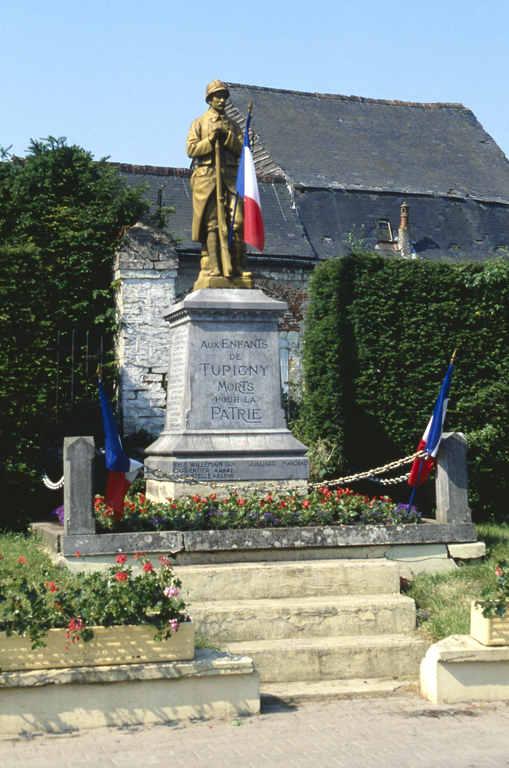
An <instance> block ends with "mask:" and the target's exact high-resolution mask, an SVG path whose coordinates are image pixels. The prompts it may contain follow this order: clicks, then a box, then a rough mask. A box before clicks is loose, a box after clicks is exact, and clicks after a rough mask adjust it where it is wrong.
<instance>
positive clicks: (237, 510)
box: [94, 488, 422, 533]
mask: <svg viewBox="0 0 509 768" xmlns="http://www.w3.org/2000/svg"><path fill="white" fill-rule="evenodd" d="M407 509H408V507H407V505H406V504H395V503H394V502H392V501H391V500H390V498H389V497H388V496H378V497H377V496H373V497H369V496H362V495H360V494H358V493H354V492H353V491H351V490H350V489H349V488H338V489H337V490H334V491H332V490H330V489H328V488H319V489H317V490H315V491H312V492H311V493H310V494H308V495H306V496H302V495H299V494H298V493H297V492H293V493H279V494H264V495H261V494H259V493H256V492H255V493H252V494H250V495H248V496H245V497H244V496H240V495H239V494H238V493H237V492H235V493H232V494H231V495H230V496H228V497H226V498H225V497H218V496H217V495H216V494H215V493H213V494H212V495H211V496H208V497H200V496H198V495H196V496H193V497H188V498H181V499H168V501H167V503H165V504H160V503H155V502H152V501H150V500H149V499H147V497H146V496H145V495H144V494H134V495H133V496H132V498H126V502H125V509H124V517H123V519H122V520H120V521H118V522H116V523H114V521H113V510H112V509H111V508H110V507H108V506H107V505H106V503H105V501H104V498H103V497H102V496H96V498H95V504H94V511H95V516H96V520H97V522H98V524H99V527H100V528H102V529H104V530H106V531H115V532H124V533H130V532H135V531H210V530H228V529H244V528H288V527H304V526H306V527H309V526H324V525H350V526H351V525H376V524H379V525H401V524H402V523H420V522H422V520H421V514H420V512H418V510H417V509H416V508H415V507H412V508H411V509H410V512H409V514H408V517H407Z"/></svg>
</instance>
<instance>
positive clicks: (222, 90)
mask: <svg viewBox="0 0 509 768" xmlns="http://www.w3.org/2000/svg"><path fill="white" fill-rule="evenodd" d="M229 95H230V92H229V90H228V88H227V87H226V85H225V84H224V83H223V82H221V80H213V82H212V83H209V85H208V86H207V92H206V97H205V100H206V101H207V103H208V104H209V109H208V110H207V111H206V112H205V114H204V115H202V117H199V118H197V119H196V120H195V121H194V123H193V124H192V126H191V128H190V130H189V134H188V137H187V154H188V155H189V157H192V158H193V165H192V167H193V175H192V177H191V188H192V190H193V229H192V239H193V240H195V241H198V242H200V243H201V254H202V258H201V272H200V275H199V278H198V281H197V282H196V283H195V288H204V287H218V288H220V287H235V288H241V287H245V288H251V287H252V285H253V283H252V275H251V273H249V272H246V271H245V268H246V265H247V258H246V247H245V244H244V211H243V201H242V198H241V197H239V198H238V202H237V208H236V212H235V219H234V225H233V235H232V239H231V244H230V246H229V245H228V238H229V231H230V226H231V221H232V217H233V211H234V207H235V197H236V191H235V182H236V180H237V169H238V164H239V158H240V155H241V152H242V139H243V137H242V131H241V129H240V126H239V125H238V124H237V123H235V122H234V121H233V120H229V119H228V118H227V117H226V116H225V114H224V111H225V106H226V101H227V99H228V97H229Z"/></svg>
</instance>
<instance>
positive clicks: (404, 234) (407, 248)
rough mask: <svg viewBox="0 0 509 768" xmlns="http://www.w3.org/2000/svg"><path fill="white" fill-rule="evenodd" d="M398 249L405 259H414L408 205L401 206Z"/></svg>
mask: <svg viewBox="0 0 509 768" xmlns="http://www.w3.org/2000/svg"><path fill="white" fill-rule="evenodd" d="M398 247H399V252H400V253H401V255H402V256H403V258H404V259H411V258H412V247H411V245H410V226H409V224H408V203H402V205H401V223H400V225H399V229H398Z"/></svg>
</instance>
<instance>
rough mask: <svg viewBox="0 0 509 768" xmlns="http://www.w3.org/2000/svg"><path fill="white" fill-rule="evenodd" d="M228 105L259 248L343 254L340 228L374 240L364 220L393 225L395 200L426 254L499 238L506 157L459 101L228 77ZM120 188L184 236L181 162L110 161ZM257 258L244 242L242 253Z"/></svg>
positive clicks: (506, 198) (186, 205)
mask: <svg viewBox="0 0 509 768" xmlns="http://www.w3.org/2000/svg"><path fill="white" fill-rule="evenodd" d="M228 87H229V89H230V100H229V101H228V103H227V113H228V115H229V116H230V117H231V118H232V119H235V120H237V122H238V123H239V124H240V125H241V127H242V129H244V127H245V119H246V115H247V110H248V104H249V101H250V100H252V101H253V112H252V123H251V127H252V129H253V130H252V131H251V146H252V148H253V155H254V159H255V165H256V168H257V173H258V174H259V175H258V180H259V190H260V198H261V204H262V211H263V218H264V224H265V235H266V246H265V252H264V254H263V257H261V258H271V259H272V258H275V259H290V260H297V261H298V260H308V261H313V260H316V259H323V258H331V257H337V256H340V255H343V254H345V253H346V252H347V251H348V246H347V245H346V242H345V241H346V237H347V235H348V234H349V233H354V235H357V236H359V237H360V236H362V238H363V240H364V243H365V245H367V246H368V247H371V248H374V246H375V245H376V242H377V239H376V233H375V227H374V220H375V219H377V218H389V219H390V221H391V223H392V227H393V230H394V231H395V233H397V229H398V226H399V219H400V206H401V203H403V202H407V203H409V205H410V232H411V236H412V239H413V241H414V247H415V250H416V252H417V253H418V254H419V255H420V256H422V257H425V258H438V259H443V258H446V259H453V260H463V259H469V260H484V259H485V258H486V257H487V255H488V254H489V253H490V252H492V251H494V250H496V249H497V248H500V247H507V246H509V162H508V160H507V158H506V157H505V155H504V154H503V152H502V151H501V150H500V148H499V147H498V146H497V144H496V143H495V142H494V141H493V139H492V138H491V137H490V136H489V135H488V134H487V133H486V132H485V131H484V129H483V127H482V126H481V124H480V123H479V122H478V120H477V119H476V117H475V116H474V115H473V113H472V112H471V111H470V110H469V109H466V108H465V107H463V105H462V104H413V103H405V102H399V101H395V102H389V101H378V100H375V99H361V98H357V97H354V96H350V97H348V96H337V95H331V94H317V93H303V92H297V91H284V90H277V89H273V88H261V87H258V86H247V85H239V84H235V83H229V84H228ZM119 169H120V171H121V173H122V175H124V176H125V178H126V180H127V182H128V183H129V184H130V185H137V184H140V183H142V182H145V181H146V182H148V185H149V186H148V192H147V197H148V199H150V200H151V201H152V202H153V203H157V197H158V190H159V189H162V191H163V203H164V204H165V205H173V206H175V210H176V213H175V215H174V216H173V217H172V219H171V222H170V223H171V228H172V229H173V230H174V231H175V233H176V235H177V236H178V237H179V238H181V240H182V242H181V244H180V245H179V250H180V251H182V252H190V253H198V252H199V244H198V243H193V242H192V241H191V239H190V237H191V221H192V194H191V189H190V184H189V182H190V177H191V171H190V170H189V169H183V168H154V167H150V166H131V165H119ZM254 255H256V256H257V257H258V258H259V255H258V251H256V250H255V249H253V252H252V256H254Z"/></svg>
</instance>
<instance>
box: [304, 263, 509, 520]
mask: <svg viewBox="0 0 509 768" xmlns="http://www.w3.org/2000/svg"><path fill="white" fill-rule="evenodd" d="M310 297H311V306H310V309H309V313H308V318H307V328H306V333H305V340H304V371H305V392H304V398H303V405H302V409H301V414H300V425H299V428H300V434H301V436H302V437H304V438H305V439H307V440H308V441H311V442H313V441H316V440H317V439H321V440H324V439H325V440H327V441H328V442H329V443H334V442H335V443H336V444H337V445H338V452H339V460H338V461H337V462H336V466H335V467H334V469H335V470H336V471H341V470H346V471H351V470H354V471H356V470H367V469H370V468H374V467H376V466H380V465H382V464H385V463H387V462H388V461H392V460H395V459H398V458H401V457H403V456H404V455H407V454H409V453H411V452H413V450H415V448H416V446H417V444H418V441H419V439H420V437H421V435H422V433H423V431H424V428H425V426H426V424H427V422H428V419H429V418H430V416H431V413H432V410H433V406H434V403H435V400H436V398H437V396H438V392H439V390H440V386H441V383H442V380H443V377H444V375H445V371H446V369H447V365H448V362H449V358H450V357H451V353H452V352H453V350H454V349H455V348H456V347H457V348H458V350H459V352H458V360H457V365H456V366H455V373H454V378H453V383H452V388H451V397H450V402H449V410H448V412H447V420H446V423H445V429H446V431H459V432H463V433H464V434H465V435H466V437H467V439H468V443H469V483H470V498H471V504H472V506H473V509H474V513H475V514H476V516H477V518H478V519H486V518H488V517H490V516H491V515H497V516H498V517H500V516H503V515H504V514H506V513H505V508H506V503H505V499H506V493H507V489H508V486H509V400H508V394H509V323H508V319H509V260H508V258H507V255H506V254H502V255H500V256H498V257H496V258H492V259H490V260H489V261H488V262H486V263H485V264H480V263H465V264H461V265H455V264H450V263H444V262H431V261H405V260H401V259H395V258H385V257H383V256H381V255H376V254H371V253H368V252H352V253H351V254H350V255H349V256H348V257H347V258H344V259H337V260H336V259H335V260H331V261H328V262H326V263H325V264H323V265H321V266H320V267H318V268H317V269H316V270H315V272H314V273H313V275H312V278H311V280H310ZM391 493H392V489H391ZM401 493H402V495H403V496H405V497H406V495H407V493H408V486H406V489H402V491H401ZM419 493H420V496H421V499H425V503H426V504H429V503H430V500H431V495H430V490H429V489H428V490H427V491H425V490H423V491H419ZM396 495H397V494H396Z"/></svg>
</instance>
